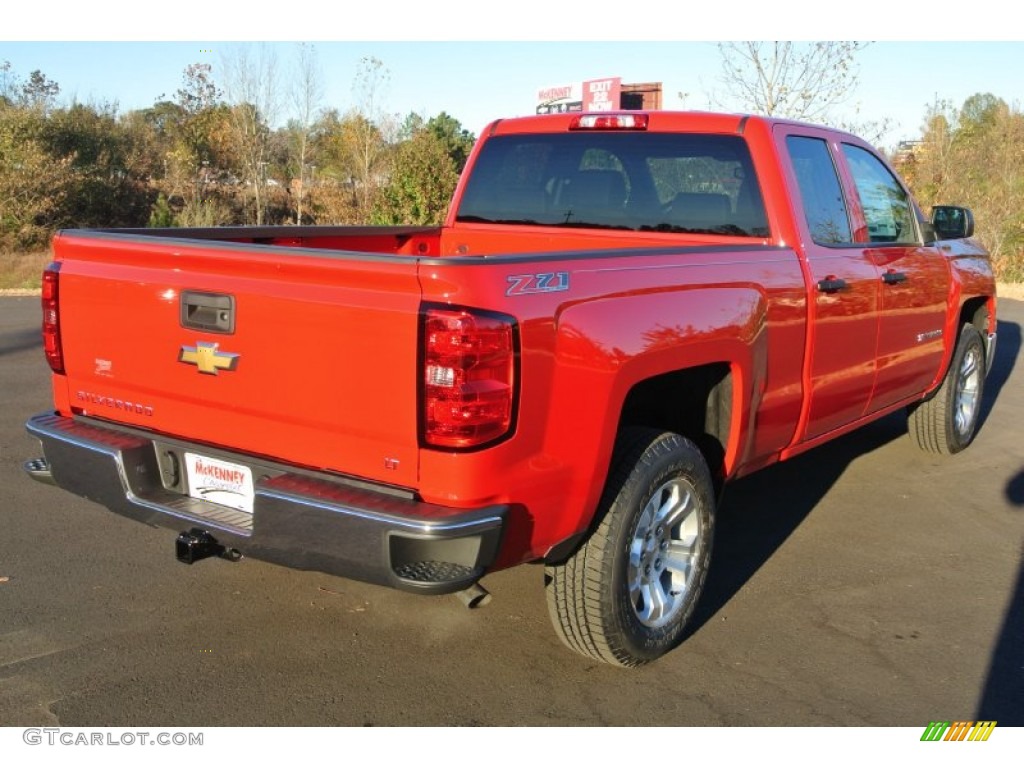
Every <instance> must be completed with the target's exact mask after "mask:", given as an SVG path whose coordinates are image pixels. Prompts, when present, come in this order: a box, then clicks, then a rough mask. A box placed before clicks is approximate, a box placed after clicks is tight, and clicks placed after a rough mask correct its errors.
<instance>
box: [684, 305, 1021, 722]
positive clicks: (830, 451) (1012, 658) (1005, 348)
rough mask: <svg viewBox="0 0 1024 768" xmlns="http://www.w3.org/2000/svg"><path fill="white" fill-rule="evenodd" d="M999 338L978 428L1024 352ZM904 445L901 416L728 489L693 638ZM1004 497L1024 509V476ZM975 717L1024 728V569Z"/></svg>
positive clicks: (1012, 330) (1011, 338) (1016, 336)
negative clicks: (871, 457) (867, 469)
mask: <svg viewBox="0 0 1024 768" xmlns="http://www.w3.org/2000/svg"><path fill="white" fill-rule="evenodd" d="M998 333H999V339H998V343H997V346H996V359H995V361H994V362H993V366H992V370H991V372H990V373H989V375H988V378H987V379H986V382H985V390H984V399H983V401H982V406H981V413H980V414H979V419H980V422H979V429H981V428H983V426H984V420H985V419H986V418H987V417H988V416H989V415H990V414H991V412H992V407H993V404H994V402H995V400H996V398H997V397H998V395H999V392H1000V391H1001V390H1002V389H1003V387H1004V386H1005V385H1006V383H1007V382H1008V381H1009V379H1010V376H1011V374H1012V373H1013V370H1014V368H1015V366H1016V363H1017V358H1018V355H1019V353H1020V349H1021V327H1020V325H1018V324H1017V323H1010V322H1000V323H999V328H998ZM899 439H908V438H907V421H906V417H905V415H904V414H903V413H902V412H896V413H893V414H890V415H889V416H886V417H885V418H882V419H879V420H878V421H875V422H872V423H870V424H867V425H865V426H864V427H862V428H861V429H858V430H857V431H855V432H852V433H851V434H849V435H846V436H844V437H842V438H839V439H837V440H834V441H832V442H830V443H826V444H824V445H822V446H820V447H819V448H816V449H814V450H812V451H809V452H808V453H805V454H802V455H800V456H797V457H796V458H794V459H791V460H790V461H786V462H782V463H780V464H777V465H775V466H773V467H770V468H768V469H765V470H763V471H761V472H757V473H755V474H753V475H751V476H749V477H746V478H743V479H741V480H739V481H737V482H735V483H733V484H732V485H730V486H729V488H728V490H727V491H726V493H725V497H724V499H723V503H722V509H721V514H719V516H718V520H717V522H716V527H717V530H716V532H715V556H714V558H713V560H712V565H711V570H710V572H709V574H708V580H707V583H706V585H705V588H704V594H703V595H702V597H701V601H700V603H699V604H698V606H697V609H696V612H695V614H694V617H693V621H692V623H691V628H690V633H693V632H695V631H697V630H698V629H699V628H700V627H701V626H703V624H704V623H705V622H707V621H708V620H709V619H711V618H712V617H713V616H715V615H716V614H717V613H718V612H719V611H720V610H721V609H722V608H723V607H724V606H725V604H726V603H727V602H728V601H729V600H730V599H731V598H732V597H733V595H735V594H736V593H737V592H738V591H739V590H740V589H741V588H742V587H743V586H744V585H745V584H746V583H747V582H748V581H749V580H750V579H751V578H752V577H753V575H754V574H755V573H757V571H758V570H759V569H760V568H761V566H762V565H764V564H765V563H766V562H767V561H768V560H769V558H771V557H772V555H773V554H774V553H775V551H776V550H777V549H778V548H779V547H780V546H782V544H783V543H785V541H786V540H787V539H788V538H789V537H790V535H791V534H792V533H793V532H794V531H795V530H796V529H797V528H798V527H799V526H800V524H801V523H802V522H803V521H804V519H805V518H806V517H807V516H808V515H809V514H810V513H811V511H812V510H814V508H815V507H816V506H818V504H819V503H820V502H821V500H822V499H823V498H824V497H825V495H826V494H827V493H828V491H829V489H830V488H831V487H832V486H833V485H834V484H835V482H836V481H837V480H838V479H839V477H840V476H841V475H842V474H843V472H845V470H846V468H847V466H849V464H850V463H851V462H852V461H854V460H855V459H857V458H858V457H860V456H862V455H864V454H867V453H870V452H872V451H875V450H878V449H879V448H881V447H883V446H885V445H887V444H888V443H890V442H892V441H894V440H899ZM1006 496H1007V498H1009V499H1010V501H1011V502H1012V503H1013V504H1016V505H1024V472H1021V473H1020V474H1018V475H1017V476H1016V477H1014V478H1013V479H1012V480H1010V481H1009V483H1008V485H1007V487H1006ZM1022 555H1024V553H1022ZM977 717H978V719H990V720H997V721H999V723H1000V725H1003V724H1006V725H1010V724H1013V725H1024V568H1022V570H1021V573H1020V575H1019V577H1018V581H1017V585H1016V591H1015V594H1014V596H1013V599H1012V601H1011V603H1010V607H1009V612H1008V615H1007V616H1006V618H1005V620H1004V625H1003V630H1002V633H1001V635H1000V638H999V641H998V645H997V648H996V651H995V653H994V654H993V658H992V662H991V667H990V672H989V675H988V678H987V680H986V683H985V687H984V691H983V693H982V697H981V699H980V703H979V705H978V716H977Z"/></svg>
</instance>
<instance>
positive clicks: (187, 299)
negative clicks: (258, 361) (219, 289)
mask: <svg viewBox="0 0 1024 768" xmlns="http://www.w3.org/2000/svg"><path fill="white" fill-rule="evenodd" d="M181 325H182V327H183V328H192V329H193V330H196V331H206V332H208V333H234V332H235V297H234V296H229V295H227V294H226V293H204V292H201V291H182V292H181Z"/></svg>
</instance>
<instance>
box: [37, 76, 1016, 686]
mask: <svg viewBox="0 0 1024 768" xmlns="http://www.w3.org/2000/svg"><path fill="white" fill-rule="evenodd" d="M552 94H554V91H553V92H552ZM554 95H557V94H554ZM936 211H938V213H939V214H941V215H933V216H932V217H931V218H929V217H926V216H925V215H924V213H923V212H922V211H921V210H920V208H919V207H918V205H917V204H916V203H915V202H914V200H913V198H912V197H911V195H910V194H909V192H908V191H907V188H906V186H905V185H904V184H903V182H902V181H901V180H900V179H899V177H898V176H897V175H896V174H895V173H894V172H893V171H892V169H891V168H890V166H889V165H888V163H887V162H886V160H885V158H884V157H883V156H882V155H880V154H879V153H878V152H877V151H875V150H874V149H873V148H872V147H871V146H869V145H868V144H866V143H865V142H863V141H862V140H860V139H858V138H857V137H855V136H852V135H850V134H848V133H844V132H841V131H836V130H831V129H828V128H823V127H818V126H812V125H807V124H803V123H795V122H789V121H785V120H779V119H770V118H762V117H755V116H747V117H744V116H736V115H718V114H709V113H672V112H649V113H647V112H613V111H610V112H603V111H602V112H601V113H599V114H579V113H577V114H575V115H573V114H558V115H545V116H536V117H526V118H516V119H508V120H500V121H496V122H494V123H492V124H491V125H490V126H488V127H487V128H486V129H485V130H484V131H483V133H482V135H481V138H480V140H479V141H478V142H477V144H476V146H475V148H474V150H473V152H472V154H471V156H470V158H469V161H468V163H467V165H466V170H465V172H464V176H463V178H462V180H461V181H460V183H459V186H458V188H457V191H456V193H455V196H454V199H453V200H452V203H451V206H450V209H449V213H448V216H447V219H446V221H445V223H444V225H443V226H437V227H333V226H323V227H241V228H238V227H230V228H208V229H117V230H66V231H62V232H60V233H58V234H57V236H56V237H55V238H54V244H53V247H54V263H53V264H52V265H50V267H48V268H47V269H46V271H45V272H44V275H43V296H42V307H43V339H44V351H45V356H46V360H47V362H48V364H49V365H50V367H51V369H52V371H53V377H52V381H53V396H54V407H53V410H52V411H49V412H47V413H44V414H39V415H37V416H34V417H32V418H31V419H30V420H29V422H28V430H29V431H30V433H31V434H33V435H35V436H37V437H38V438H39V439H40V441H41V442H42V449H43V453H44V454H45V459H37V460H33V461H32V462H29V463H28V465H27V467H28V468H30V469H31V470H32V471H31V474H32V476H33V477H35V478H37V479H41V480H44V481H49V482H53V483H55V484H57V485H59V486H61V487H62V488H65V489H67V490H68V491H71V492H73V493H77V494H80V495H83V496H86V497H88V498H91V499H100V500H102V501H103V503H104V504H106V505H107V506H108V507H110V508H111V509H112V510H114V511H115V512H117V513H119V514H123V515H126V516H129V517H132V518H135V519H138V520H141V521H145V522H148V523H153V524H158V525H164V526H167V527H170V528H174V529H177V530H179V531H183V532H182V533H181V534H180V536H179V537H178V539H177V541H176V552H177V555H178V558H179V559H181V560H182V561H184V562H192V561H193V560H196V559H200V558H202V557H205V556H208V555H209V554H210V553H213V552H224V551H229V552H237V553H241V554H243V555H245V556H248V557H253V558H260V559H264V560H268V561H271V562H275V563H279V564H282V565H286V566H290V567H294V568H306V569H315V570H319V571H324V572H328V573H332V574H337V575H341V576H347V577H351V578H355V579H360V580H363V581H367V582H371V583H376V584H384V585H390V586H393V587H397V588H400V589H404V590H408V591H411V592H418V593H421V594H437V593H446V592H456V591H462V590H467V589H473V590H478V589H479V587H478V586H477V584H476V582H477V580H478V579H480V578H481V576H483V575H484V574H485V573H488V572H491V571H495V570H499V569H502V568H508V567H511V566H514V565H517V564H519V563H527V562H532V563H542V564H543V565H544V570H545V574H544V583H545V589H546V593H547V601H548V606H549V609H550V614H551V618H552V622H553V624H554V626H555V629H556V631H557V632H558V634H559V636H560V637H561V639H562V640H563V641H564V642H565V644H566V645H568V646H569V647H570V648H572V649H574V650H576V651H578V652H579V653H582V654H584V655H586V656H589V657H591V658H594V659H598V660H601V661H605V662H609V663H612V664H618V665H623V666H636V665H639V664H643V663H646V662H649V661H651V660H653V659H656V658H658V657H659V656H661V655H662V654H664V653H666V652H667V651H669V650H670V649H672V648H673V647H675V646H676V645H677V644H678V643H680V642H681V640H682V638H683V636H684V634H685V631H686V627H687V624H688V622H689V620H690V617H691V616H692V615H693V612H694V609H695V606H696V605H697V601H698V599H699V597H700V594H701V590H702V588H703V585H704V580H705V577H706V575H707V573H708V568H709V565H710V562H711V554H712V545H713V541H714V529H715V514H716V504H717V501H718V498H719V496H720V492H721V490H722V489H723V488H724V487H725V486H726V485H727V484H728V483H729V482H730V481H731V480H734V479H736V478H738V477H742V476H743V475H746V474H749V473H751V472H754V471H755V470H758V469H760V468H762V467H765V466H768V465H770V464H773V463H775V462H778V461H782V460H785V459H788V458H790V457H793V456H796V455H798V454H800V453H802V452H803V451H806V450H809V449H811V448H814V447H815V446H817V445H820V444H822V443H824V442H826V441H829V440H832V439H833V438H835V437H837V436H839V435H842V434H845V433H847V432H849V431H850V430H853V429H856V428H858V427H860V426H862V425H864V424H866V423H868V422H870V421H872V420H873V419H878V418H881V417H883V416H886V415H887V414H891V413H893V412H896V411H900V412H905V413H906V414H907V417H908V423H909V433H910V439H912V440H913V441H914V442H915V443H916V444H917V445H918V446H919V447H920V448H922V449H923V450H926V451H930V452H933V453H939V454H954V453H957V452H959V451H961V450H963V449H964V448H966V447H967V446H968V445H969V444H970V442H971V441H972V439H973V437H974V433H975V430H976V428H977V425H978V421H979V413H980V409H981V398H982V393H983V387H984V383H985V376H986V374H987V372H988V369H989V367H990V365H991V361H992V359H993V352H994V347H995V343H996V334H995V330H996V295H995V284H994V280H993V276H992V269H991V265H990V263H989V258H988V255H987V253H986V252H985V250H984V249H983V248H982V246H981V245H980V244H979V243H978V242H977V241H976V240H975V239H973V230H974V221H973V217H972V215H971V212H970V211H968V210H967V209H964V208H956V207H952V206H945V207H941V208H939V209H936ZM570 285H571V286H572V290H571V291H570V290H569V286H570ZM124 318H131V323H130V326H128V327H126V325H125V322H124ZM142 340H144V341H145V343H144V344H142V343H140V341H142ZM218 344H222V345H223V346H224V347H226V348H229V349H230V350H231V353H230V354H226V353H222V352H220V351H219V349H218ZM97 355H102V359H103V360H104V361H105V363H106V364H105V365H104V366H102V367H101V366H99V365H97V363H96V361H97V360H98V359H99V358H97ZM242 357H244V359H245V365H244V366H237V365H236V363H237V360H239V359H241V358H242ZM179 359H181V360H182V361H183V362H188V363H190V365H182V364H179V362H178V361H179ZM196 366H198V367H199V370H200V371H202V372H203V373H207V374H215V373H217V372H218V371H224V370H228V371H231V373H230V375H221V376H215V375H204V376H197V375H196ZM112 371H116V372H117V374H116V382H117V387H118V392H119V394H120V399H114V398H109V397H105V396H100V395H96V394H93V392H94V391H96V390H98V389H103V388H105V387H107V386H109V383H110V375H111V373H112ZM101 377H102V378H101ZM140 400H142V401H144V402H146V403H147V405H146V406H139V405H137V403H138V402H139V401H140ZM206 451H211V452H212V453H213V454H214V455H216V456H218V457H223V464H224V465H226V466H227V467H228V468H227V469H224V468H223V467H220V468H219V466H212V460H211V462H210V466H208V462H207V461H206V460H201V461H200V462H199V463H198V464H196V469H197V470H198V474H197V473H194V472H191V471H190V470H189V465H188V459H187V458H186V457H187V456H193V455H195V454H202V453H204V452H206ZM217 462H218V465H219V464H220V462H221V459H220V458H218V459H217ZM129 470H130V471H129ZM190 474H192V475H194V476H195V477H201V476H202V477H210V478H218V482H227V481H230V482H231V483H233V484H237V485H239V486H244V488H242V489H240V491H239V492H238V494H237V495H238V496H239V497H240V498H239V499H238V500H235V501H232V498H231V494H230V493H225V494H223V495H221V496H216V498H215V499H214V498H213V497H207V496H205V495H204V494H203V492H202V489H199V490H198V491H197V489H194V488H190V487H189V475H190ZM232 504H234V507H233V508H232V506H231V505H232Z"/></svg>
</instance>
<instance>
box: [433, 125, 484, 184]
mask: <svg viewBox="0 0 1024 768" xmlns="http://www.w3.org/2000/svg"><path fill="white" fill-rule="evenodd" d="M426 128H427V130H428V131H430V132H431V133H433V134H434V135H435V136H436V137H437V138H438V140H439V141H440V142H441V143H442V144H443V145H444V149H445V152H447V153H448V157H450V158H451V159H452V162H453V163H455V170H456V171H457V172H458V173H462V169H463V168H465V167H466V160H468V159H469V153H470V152H471V151H472V149H473V144H474V142H475V141H476V137H475V136H474V135H473V134H472V133H471V132H470V131H467V130H466V129H465V128H463V127H462V123H460V122H459V121H458V120H456V119H455V118H454V117H452V116H451V115H449V114H448V113H447V112H441V113H439V114H437V115H435V116H434V117H432V118H430V119H429V120H428V121H427V125H426Z"/></svg>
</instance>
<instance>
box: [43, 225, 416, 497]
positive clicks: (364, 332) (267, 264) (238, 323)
mask: <svg viewBox="0 0 1024 768" xmlns="http://www.w3.org/2000/svg"><path fill="white" fill-rule="evenodd" d="M54 247H55V253H56V255H57V258H58V260H59V261H61V262H62V263H61V268H60V315H61V327H62V331H61V332H62V335H63V347H64V350H65V361H64V362H65V371H66V376H65V377H63V378H62V377H59V376H58V377H56V378H55V388H56V396H57V402H58V404H59V403H69V404H70V406H71V408H72V409H73V410H74V411H75V412H77V413H81V414H87V415H91V416H95V417H97V418H102V419H106V420H111V421H116V422H119V423H123V424H131V425H134V426H137V427H141V428H143V429H147V430H153V431H155V432H158V433H162V434H165V435H171V436H175V437H178V438H181V439H185V440H189V441H195V442H199V443H205V444H208V445H211V446H219V447H224V448H227V449H230V450H233V451H241V452H247V453H252V454H257V455H262V456H265V457H268V458H271V459H275V460H279V461H284V462H289V463H295V464H300V465H303V466H307V467H310V468H314V469H326V470H333V471H337V472H342V473H345V474H348V475H354V476H357V477H363V478H367V479H371V480H375V481H378V482H384V483H388V484H391V485H396V486H401V487H406V488H413V487H415V485H416V481H417V433H416V429H417V426H416V425H417V413H416V408H417V405H416V403H417V360H416V354H415V350H416V349H418V342H417V334H418V330H417V329H418V312H419V302H420V287H419V282H418V279H417V264H416V261H415V260H413V259H408V258H401V257H392V256H374V255H367V254H349V253H337V252H334V253H324V252H319V253H317V254H315V255H313V254H310V253H309V252H308V251H303V250H300V249H289V248H280V247H271V246H259V245H251V244H246V245H245V246H239V245H234V244H231V243H210V244H197V243H196V242H194V241H192V242H185V241H180V240H169V239H167V238H160V239H159V240H157V239H156V238H146V237H137V236H128V235H124V236H116V235H111V234H109V233H106V234H104V235H102V236H100V237H96V236H89V235H87V234H83V233H77V232H76V233H64V234H62V235H61V236H60V237H58V238H57V240H56V241H55V246H54ZM65 387H66V392H63V393H62V391H61V390H62V389H63V388H65ZM62 394H63V396H62Z"/></svg>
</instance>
